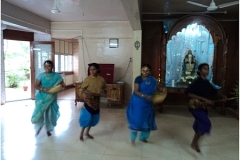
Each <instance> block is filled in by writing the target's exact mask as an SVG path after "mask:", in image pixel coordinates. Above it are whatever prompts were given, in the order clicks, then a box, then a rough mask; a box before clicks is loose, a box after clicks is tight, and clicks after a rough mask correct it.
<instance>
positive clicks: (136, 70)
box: [132, 30, 142, 90]
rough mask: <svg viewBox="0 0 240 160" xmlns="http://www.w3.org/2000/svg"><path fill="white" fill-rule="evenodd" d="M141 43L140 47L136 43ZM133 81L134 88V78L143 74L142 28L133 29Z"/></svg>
mask: <svg viewBox="0 0 240 160" xmlns="http://www.w3.org/2000/svg"><path fill="white" fill-rule="evenodd" d="M138 42H139V43H140V46H139V48H136V46H135V44H138ZM133 43H134V44H133V47H134V48H133V63H132V64H133V81H132V90H133V89H134V80H135V78H136V77H137V76H139V75H140V74H141V61H142V30H134V31H133Z"/></svg>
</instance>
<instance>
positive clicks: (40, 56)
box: [30, 41, 54, 99]
mask: <svg viewBox="0 0 240 160" xmlns="http://www.w3.org/2000/svg"><path fill="white" fill-rule="evenodd" d="M30 45H31V47H30V52H31V62H30V63H31V85H32V87H31V89H32V90H31V99H35V93H36V90H35V80H36V77H37V76H38V75H39V74H40V73H42V72H44V66H43V63H44V61H46V60H52V61H53V62H54V42H36V41H33V42H31V43H30Z"/></svg>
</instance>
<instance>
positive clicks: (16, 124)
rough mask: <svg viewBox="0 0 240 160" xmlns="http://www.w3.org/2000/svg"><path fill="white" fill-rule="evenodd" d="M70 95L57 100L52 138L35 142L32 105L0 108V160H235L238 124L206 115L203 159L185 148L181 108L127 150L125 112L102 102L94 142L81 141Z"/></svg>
mask: <svg viewBox="0 0 240 160" xmlns="http://www.w3.org/2000/svg"><path fill="white" fill-rule="evenodd" d="M73 99H74V91H73V90H72V89H71V90H68V91H65V92H61V93H60V95H59V101H58V103H59V106H60V113H61V116H60V118H59V120H58V124H57V127H56V128H55V131H54V132H53V135H52V136H51V137H47V135H46V133H45V131H44V130H42V132H41V133H40V134H39V136H38V137H35V136H34V134H35V132H34V128H33V125H32V124H31V122H30V118H31V114H32V111H33V109H34V101H31V100H25V101H18V102H9V103H6V104H5V105H2V106H1V108H0V109H1V112H0V113H1V158H2V160H238V159H239V121H238V120H237V119H236V118H234V117H233V116H232V115H231V114H230V113H228V112H227V115H226V116H221V115H219V114H218V113H217V112H216V110H213V109H210V110H209V116H210V118H211V121H212V127H213V128H212V132H211V135H209V136H204V137H203V138H202V141H201V143H200V149H201V153H196V152H194V151H193V150H192V149H191V148H190V147H189V144H190V142H191V139H192V136H193V130H192V128H191V126H192V122H193V118H192V116H191V115H190V113H189V112H188V110H187V107H185V106H166V107H165V108H164V113H161V114H160V113H156V122H157V125H158V130H157V131H154V132H152V134H151V137H150V138H149V142H148V143H146V144H145V143H142V142H140V141H137V142H136V146H131V144H130V141H129V138H128V135H129V131H128V124H127V121H126V116H125V108H124V109H123V108H120V107H117V106H116V107H112V108H106V104H105V103H104V101H103V102H102V106H103V107H102V108H101V119H100V122H99V124H98V125H97V126H96V127H94V128H92V130H91V131H90V133H91V134H92V135H93V136H94V137H95V138H94V139H93V140H91V139H87V138H86V137H85V141H84V142H80V140H79V132H80V127H79V124H78V117H79V112H80V109H79V108H80V106H81V104H80V103H78V106H77V107H75V106H74V101H73Z"/></svg>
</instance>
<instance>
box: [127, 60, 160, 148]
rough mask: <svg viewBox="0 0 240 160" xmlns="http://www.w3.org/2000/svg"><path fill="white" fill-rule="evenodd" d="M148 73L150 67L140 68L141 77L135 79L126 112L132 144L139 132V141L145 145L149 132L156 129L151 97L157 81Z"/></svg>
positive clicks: (146, 65)
mask: <svg viewBox="0 0 240 160" xmlns="http://www.w3.org/2000/svg"><path fill="white" fill-rule="evenodd" d="M150 72H151V66H150V65H148V64H145V65H143V66H142V70H141V76H138V77H137V78H136V79H135V82H134V92H133V94H132V97H131V100H130V102H129V105H128V108H127V111H126V114H127V120H128V123H129V129H130V130H131V131H130V139H131V142H132V144H134V143H135V140H136V138H137V132H138V131H141V132H140V136H139V140H140V141H142V142H144V143H147V139H148V138H149V136H150V131H151V130H156V129H157V126H156V124H155V115H154V110H153V103H152V95H153V94H154V92H155V90H156V88H157V81H156V80H155V78H154V77H152V76H150Z"/></svg>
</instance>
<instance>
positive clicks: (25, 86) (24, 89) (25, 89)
mask: <svg viewBox="0 0 240 160" xmlns="http://www.w3.org/2000/svg"><path fill="white" fill-rule="evenodd" d="M26 81H27V77H26V76H24V78H23V83H24V85H23V91H27V90H28V86H27V85H26Z"/></svg>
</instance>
